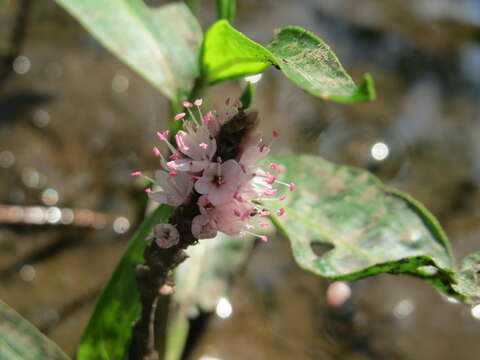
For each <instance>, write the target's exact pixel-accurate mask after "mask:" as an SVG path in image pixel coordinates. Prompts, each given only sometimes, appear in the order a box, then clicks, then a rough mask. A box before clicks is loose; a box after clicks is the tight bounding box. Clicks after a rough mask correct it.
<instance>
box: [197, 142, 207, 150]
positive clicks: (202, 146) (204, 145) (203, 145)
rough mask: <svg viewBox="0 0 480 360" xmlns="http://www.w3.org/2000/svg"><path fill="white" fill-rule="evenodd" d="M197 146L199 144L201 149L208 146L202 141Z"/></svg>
mask: <svg viewBox="0 0 480 360" xmlns="http://www.w3.org/2000/svg"><path fill="white" fill-rule="evenodd" d="M198 146H200V147H201V148H202V149H203V150H207V148H208V145H207V144H205V143H204V142H202V143H201V144H200V145H198Z"/></svg>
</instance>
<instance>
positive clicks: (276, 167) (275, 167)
mask: <svg viewBox="0 0 480 360" xmlns="http://www.w3.org/2000/svg"><path fill="white" fill-rule="evenodd" d="M268 167H269V168H270V169H273V171H275V172H279V171H280V165H278V164H275V163H271V164H270V165H269V166H268Z"/></svg>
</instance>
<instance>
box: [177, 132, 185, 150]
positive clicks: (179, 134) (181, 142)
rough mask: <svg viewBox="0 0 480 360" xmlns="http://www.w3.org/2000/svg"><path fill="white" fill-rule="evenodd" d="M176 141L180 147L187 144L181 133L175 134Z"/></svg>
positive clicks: (183, 147)
mask: <svg viewBox="0 0 480 360" xmlns="http://www.w3.org/2000/svg"><path fill="white" fill-rule="evenodd" d="M175 141H176V142H177V146H178V147H179V148H180V149H185V147H186V146H185V142H184V141H183V136H182V134H181V133H177V135H175Z"/></svg>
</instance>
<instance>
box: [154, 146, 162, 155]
mask: <svg viewBox="0 0 480 360" xmlns="http://www.w3.org/2000/svg"><path fill="white" fill-rule="evenodd" d="M152 151H153V154H154V155H155V156H160V155H161V153H160V150H158V148H157V147H156V146H154V147H153V148H152Z"/></svg>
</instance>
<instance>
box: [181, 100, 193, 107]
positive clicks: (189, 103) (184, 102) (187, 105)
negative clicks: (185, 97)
mask: <svg viewBox="0 0 480 360" xmlns="http://www.w3.org/2000/svg"><path fill="white" fill-rule="evenodd" d="M182 106H183V107H185V108H191V107H192V106H193V105H192V103H191V102H188V101H182Z"/></svg>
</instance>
